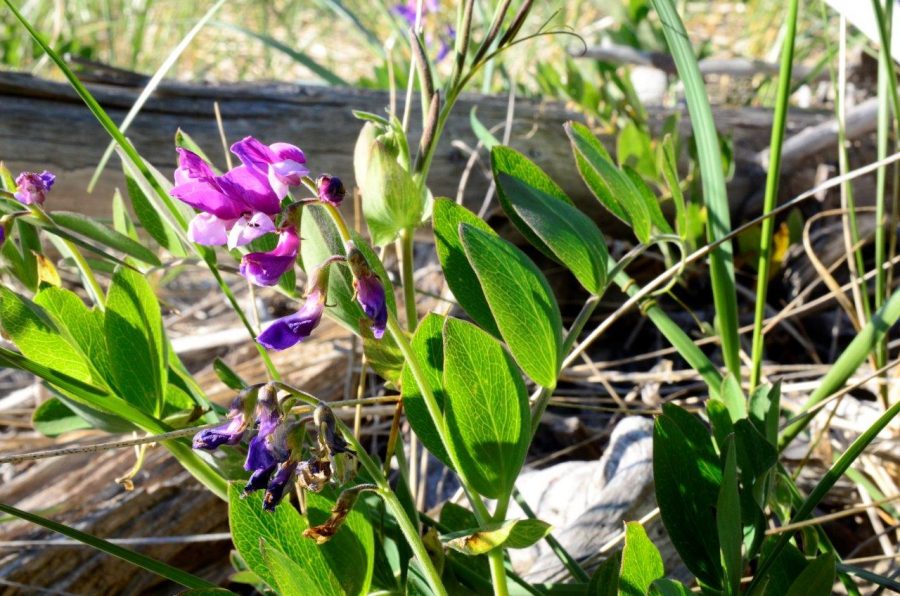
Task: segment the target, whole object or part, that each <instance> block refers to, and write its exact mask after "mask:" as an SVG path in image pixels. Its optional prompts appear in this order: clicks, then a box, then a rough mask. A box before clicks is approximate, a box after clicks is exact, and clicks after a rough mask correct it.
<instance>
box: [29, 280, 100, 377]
mask: <svg viewBox="0 0 900 596" xmlns="http://www.w3.org/2000/svg"><path fill="white" fill-rule="evenodd" d="M34 302H35V304H38V305H40V306H41V307H42V308H43V309H44V310H45V311H46V312H47V314H49V315H50V316H51V317H52V318H53V320H54V322H55V323H56V327H57V328H59V329H63V330H65V331H66V333H67V334H68V336H69V337H70V338H71V339H72V341H73V342H74V344H75V345H76V346H77V347H78V349H79V350H80V351H81V353H82V354H83V356H84V358H85V360H86V361H87V363H88V365H89V366H91V367H92V369H93V370H94V371H96V372H94V373H92V375H91V377H92V379H93V381H94V382H95V383H96V384H99V385H102V386H105V387H106V386H112V385H113V376H112V370H111V367H110V359H109V351H108V350H107V347H106V338H105V336H104V334H103V328H104V315H103V311H101V310H99V309H96V308H88V306H87V305H86V304H85V303H84V302H83V301H82V300H81V298H79V297H78V295H77V294H75V293H74V292H71V291H69V290H64V289H62V288H45V289H43V290H41V291H40V292H39V293H38V294H37V296H35V297H34Z"/></svg>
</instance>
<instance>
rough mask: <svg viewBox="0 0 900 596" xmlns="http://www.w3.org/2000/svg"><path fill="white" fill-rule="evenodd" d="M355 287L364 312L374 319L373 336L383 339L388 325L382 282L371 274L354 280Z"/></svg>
mask: <svg viewBox="0 0 900 596" xmlns="http://www.w3.org/2000/svg"><path fill="white" fill-rule="evenodd" d="M353 287H354V288H355V289H356V298H357V300H359V304H360V306H362V309H363V312H364V313H366V316H367V317H369V318H370V319H372V334H373V335H374V336H375V339H381V337H382V336H383V335H384V329H385V326H386V325H387V301H386V299H385V294H384V286H383V285H382V283H381V280H380V279H378V276H377V275H375V274H374V273H371V274H369V275H363V276H360V277H357V278H356V279H354V280H353Z"/></svg>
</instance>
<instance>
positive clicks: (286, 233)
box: [51, 137, 387, 350]
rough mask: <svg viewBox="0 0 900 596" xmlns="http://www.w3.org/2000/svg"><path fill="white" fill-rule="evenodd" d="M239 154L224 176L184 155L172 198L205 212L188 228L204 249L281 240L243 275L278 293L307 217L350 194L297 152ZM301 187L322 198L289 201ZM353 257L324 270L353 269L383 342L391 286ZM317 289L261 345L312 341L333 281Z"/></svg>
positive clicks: (248, 150)
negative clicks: (313, 207)
mask: <svg viewBox="0 0 900 596" xmlns="http://www.w3.org/2000/svg"><path fill="white" fill-rule="evenodd" d="M231 151H232V153H234V154H235V155H237V156H238V158H240V160H241V165H239V166H237V167H235V168H232V169H231V170H229V171H228V172H226V173H224V174H221V175H220V174H217V173H216V172H215V170H214V169H213V167H212V165H211V164H209V163H208V162H207V161H205V160H204V159H203V158H202V157H200V156H199V155H197V154H196V153H194V152H192V151H189V150H187V149H184V148H179V149H178V168H177V169H176V170H175V176H174V177H175V186H174V187H173V188H172V190H171V195H172V196H173V197H175V198H177V199H179V200H181V201H183V202H184V203H186V204H188V205H190V206H191V207H193V208H194V209H196V210H197V211H199V213H197V215H196V216H195V217H194V218H193V219H192V220H191V222H190V225H189V228H188V238H189V239H190V240H191V241H193V242H196V243H198V244H203V245H207V246H221V245H226V246H227V247H228V248H229V249H235V248H237V247H240V246H244V245H246V244H248V243H250V242H252V241H253V240H255V239H257V238H260V237H262V236H264V235H266V234H277V235H278V242H277V244H276V246H275V248H274V249H272V250H270V251H267V252H247V253H246V254H244V255H243V256H242V257H241V263H240V273H241V275H243V276H244V277H246V278H247V279H248V280H249V281H250V282H252V283H254V284H256V285H259V286H273V285H276V284H277V283H278V281H279V279H280V278H281V276H282V275H284V274H285V273H286V272H287V271H289V270H290V269H291V268H293V267H294V264H295V263H296V260H297V255H298V254H299V252H300V242H301V238H300V235H299V230H298V229H297V226H298V222H299V214H300V213H299V210H300V209H302V207H303V205H304V204H306V203H309V202H319V203H323V204H326V205H328V206H330V207H338V206H339V205H340V204H341V202H342V201H343V199H344V196H345V194H346V190H345V189H344V185H343V183H342V182H341V180H340V178H338V177H337V176H330V175H327V174H323V175H321V176H319V177H318V178H316V179H315V180H312V179H311V178H309V177H308V174H309V169H308V168H307V167H306V156H305V155H304V153H303V151H301V150H300V149H299V148H298V147H296V146H294V145H291V144H288V143H273V144H271V145H265V144H264V143H262V142H260V141H259V140H257V139H255V138H253V137H246V138H244V139H243V140H241V141H238V142H237V143H235V144H234V145H232V146H231ZM51 184H52V181H51ZM298 187H305V188H306V189H308V190H309V191H310V192H312V193H313V194H315V196H314V197H312V198H308V199H302V200H300V201H298V202H294V203H292V202H290V201H286V200H285V199H286V198H287V197H288V195H289V193H290V192H291V189H294V188H298ZM347 253H348V256H346V257H345V256H343V255H335V256H334V257H332V258H330V259H328V260H327V261H326V262H325V263H323V264H321V265H320V269H325V268H326V267H327V266H328V265H330V264H331V263H333V262H340V261H343V262H346V263H347V264H348V265H349V266H350V268H351V270H352V272H353V276H354V279H353V287H354V289H355V291H356V297H357V299H358V300H359V303H360V306H361V307H362V310H363V312H364V313H365V314H366V316H367V317H368V318H369V319H370V320H371V329H372V333H373V335H374V336H375V337H376V338H380V337H381V336H382V335H383V334H384V329H385V325H386V322H387V310H386V306H385V290H384V285H383V284H382V282H381V279H380V278H379V277H378V276H377V275H376V274H375V273H373V272H372V270H371V269H369V267H368V265H367V263H366V261H365V258H364V257H363V256H362V254H361V253H359V251H358V250H357V249H356V248H355V247H354V246H353V245H352V243H349V242H348V246H347ZM311 282H312V283H311V284H310V290H309V291H308V292H307V294H306V296H305V301H304V303H303V305H302V306H301V307H300V310H298V311H297V312H296V313H294V314H292V315H289V316H287V317H283V318H281V319H278V320H276V321H275V322H273V323H272V324H271V325H270V326H269V327H268V328H266V329H265V330H264V331H263V332H262V333H260V335H259V336H258V337H257V341H258V342H259V343H260V344H262V345H263V346H265V347H266V348H268V349H271V350H284V349H286V348H289V347H291V346H293V345H294V344H296V343H297V342H300V341H303V340H304V339H306V338H308V337H309V336H310V334H311V333H312V331H313V329H315V327H316V326H317V325H318V324H319V322H320V320H321V319H322V314H323V312H324V310H325V304H326V298H327V290H328V278H327V274H325V275H319V274H314V275H312V276H311Z"/></svg>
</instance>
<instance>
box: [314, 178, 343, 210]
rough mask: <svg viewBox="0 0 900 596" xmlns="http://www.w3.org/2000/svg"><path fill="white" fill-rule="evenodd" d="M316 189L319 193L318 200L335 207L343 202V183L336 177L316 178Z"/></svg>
mask: <svg viewBox="0 0 900 596" xmlns="http://www.w3.org/2000/svg"><path fill="white" fill-rule="evenodd" d="M316 188H317V189H318V193H319V200H320V201H322V202H323V203H328V204H329V205H334V206H335V207H337V206H339V205H340V204H341V201H343V200H344V195H346V194H347V191H346V190H345V189H344V183H343V182H341V179H340V178H338V177H337V176H329V175H328V174H323V175H322V176H319V177H318V178H316Z"/></svg>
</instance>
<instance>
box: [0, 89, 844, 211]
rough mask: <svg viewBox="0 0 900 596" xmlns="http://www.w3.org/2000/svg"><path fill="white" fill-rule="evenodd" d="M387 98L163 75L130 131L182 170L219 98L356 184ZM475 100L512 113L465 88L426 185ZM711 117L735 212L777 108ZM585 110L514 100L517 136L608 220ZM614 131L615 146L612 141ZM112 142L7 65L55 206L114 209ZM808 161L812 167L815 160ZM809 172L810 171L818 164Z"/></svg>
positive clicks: (234, 134) (209, 136)
mask: <svg viewBox="0 0 900 596" xmlns="http://www.w3.org/2000/svg"><path fill="white" fill-rule="evenodd" d="M117 81H118V79H117ZM90 89H91V92H92V93H93V94H94V95H95V97H96V98H97V100H98V101H99V102H100V103H101V105H103V106H104V107H105V109H106V110H107V111H108V112H109V114H110V116H111V117H112V118H113V120H115V121H117V122H118V121H121V120H122V119H123V118H124V115H125V113H126V112H127V111H128V109H129V108H130V107H131V106H132V104H133V103H134V101H135V99H136V98H137V96H138V94H139V93H140V90H141V89H140V87H139V86H134V85H132V86H122V85H115V84H114V85H101V84H92V85H90ZM388 101H389V100H388V95H387V93H386V92H380V91H364V90H355V89H342V88H336V87H317V86H302V85H288V84H270V85H227V86H206V85H188V84H179V83H169V82H167V83H164V84H163V85H161V86H160V88H159V89H158V90H157V91H156V93H155V94H154V96H153V98H152V99H151V100H150V101H149V102H147V104H146V105H145V106H144V109H143V111H142V112H141V113H140V115H139V116H138V117H137V119H136V120H135V122H134V123H133V124H132V126H131V128H130V129H129V130H128V132H127V135H128V136H129V138H130V139H131V140H132V141H133V142H134V144H135V145H136V147H137V149H138V150H139V151H140V152H141V154H142V155H144V156H145V157H146V158H147V159H148V160H149V161H150V162H151V163H152V164H154V165H155V166H156V167H157V168H159V169H160V170H161V171H163V172H164V173H169V172H171V170H172V169H173V168H174V164H175V152H174V148H173V137H174V134H175V131H176V130H177V129H178V128H179V127H181V128H182V129H184V130H185V131H187V132H188V133H189V134H190V135H191V136H193V137H194V138H195V139H196V140H197V141H198V142H199V143H200V144H201V145H202V146H203V147H205V148H206V149H207V150H208V152H209V153H210V155H212V156H221V155H222V153H221V150H220V149H219V148H220V147H221V141H220V139H219V133H218V130H217V127H216V123H215V119H214V116H213V103H214V102H219V105H220V108H221V112H222V117H223V120H224V127H225V132H226V134H227V136H228V138H229V139H231V140H236V139H239V138H241V137H243V136H245V135H250V134H252V135H255V136H257V137H259V138H261V139H263V140H265V141H269V142H272V141H274V140H286V141H290V142H294V143H296V144H298V145H299V146H301V147H302V148H303V149H304V151H306V153H307V156H308V159H309V162H310V166H311V169H312V170H313V171H314V172H330V173H333V174H336V175H338V176H341V177H342V178H344V179H345V180H346V181H349V182H351V183H352V182H353V168H352V155H353V146H354V143H355V141H356V136H357V133H358V131H359V128H360V122H359V121H358V120H357V119H355V118H354V117H353V114H352V113H351V110H365V111H370V112H374V113H384V109H385V107H386V106H387V105H388ZM474 107H477V109H478V117H479V119H481V121H482V122H484V123H485V124H486V125H487V126H494V125H496V124H501V123H503V122H504V121H505V119H506V111H507V99H506V98H500V97H490V96H479V95H466V96H463V98H462V99H461V100H460V101H459V103H458V104H457V107H456V109H455V111H454V113H453V115H452V116H451V117H450V119H449V120H448V123H447V126H446V131H445V135H444V137H443V141H442V143H441V145H440V146H439V149H438V151H437V154H436V157H435V160H434V165H433V167H432V172H431V178H430V185H431V188H432V190H433V192H434V193H435V194H436V195H438V196H451V197H455V196H456V194H457V188H458V186H459V180H460V177H461V175H462V174H463V171H464V170H465V167H466V162H467V156H466V155H464V153H463V152H462V151H460V150H459V149H457V148H456V147H454V146H453V144H452V143H453V141H454V140H458V141H462V142H463V143H464V144H465V145H467V146H469V147H474V146H475V145H476V143H477V140H476V138H475V136H474V134H473V133H472V130H471V126H470V124H469V112H470V111H471V110H472V108H474ZM417 114H418V112H417V107H414V108H413V118H412V123H413V126H412V131H411V138H412V139H413V140H415V139H417V138H418V135H419V124H418V123H419V117H418V115H417ZM667 114H668V112H667V111H665V110H663V109H652V110H651V120H652V122H654V123H655V124H656V125H659V123H661V122H662V121H663V119H664V118H665V116H666V115H667ZM715 117H716V122H717V126H718V127H719V129H720V130H721V131H722V132H723V133H724V134H726V135H728V136H730V137H731V138H732V140H733V144H734V147H735V150H736V162H737V171H736V174H735V177H734V179H733V180H732V182H731V187H730V192H729V195H730V197H731V200H732V206H733V210H734V211H735V212H741V211H746V210H747V209H746V206H745V205H744V203H745V201H746V199H747V198H748V197H751V196H752V195H753V194H754V193H756V192H757V191H758V190H759V189H760V188H761V187H762V186H763V181H764V171H763V170H762V168H761V167H760V166H759V164H758V163H757V161H756V160H757V153H758V152H760V151H762V150H763V149H765V148H766V146H767V145H768V140H769V131H770V127H771V113H770V112H769V111H768V110H765V109H755V108H742V109H717V110H716V112H715ZM827 117H828V115H827V114H825V113H818V112H811V111H801V110H794V111H792V112H791V118H790V122H789V133H795V132H798V131H799V130H802V129H804V128H806V127H807V126H810V125H813V124H817V123H820V122H822V121H823V120H825V119H827ZM581 118H582V117H581V116H580V115H579V114H577V113H575V112H572V111H569V110H567V109H566V107H565V106H564V105H562V104H560V103H557V102H536V101H531V100H527V99H520V100H517V102H516V109H515V118H514V122H513V130H512V135H511V141H510V144H511V145H512V146H513V147H515V148H516V149H518V150H520V151H522V152H523V153H525V154H526V155H528V156H529V157H530V158H532V159H534V160H535V161H537V162H538V163H540V164H541V167H543V168H544V169H545V170H546V171H547V172H548V173H549V174H550V175H551V176H552V177H553V178H554V179H555V180H556V181H557V182H558V183H559V184H560V185H561V186H562V187H563V189H564V190H566V192H568V193H569V195H570V196H571V197H572V198H573V199H574V200H575V201H576V202H577V203H578V204H579V205H580V206H582V207H583V208H585V209H586V210H588V212H589V213H591V214H592V215H595V216H596V217H597V218H598V220H601V221H603V220H608V217H609V216H608V215H606V214H605V213H604V212H603V211H602V209H601V208H600V206H599V204H598V202H597V201H596V200H595V199H594V198H593V197H592V196H591V195H590V193H589V192H588V190H587V188H586V187H585V186H584V184H583V183H582V181H581V179H580V177H579V176H578V174H577V172H576V170H575V167H574V162H573V159H572V155H571V150H570V147H569V143H568V140H567V138H566V136H565V133H564V131H563V124H564V123H565V122H566V121H567V120H573V119H574V120H579V119H581ZM682 126H683V129H684V132H685V134H687V133H688V132H689V126H690V124H689V122H688V119H687V118H683V119H682ZM609 141H610V142H609V145H610V146H611V147H614V143H613V142H612V140H611V139H610V140H609ZM107 142H108V137H107V135H106V133H105V132H104V131H103V130H102V128H101V127H100V125H99V124H98V123H97V121H96V120H95V119H94V117H93V115H92V114H91V113H90V112H89V111H88V110H87V108H86V107H85V106H84V105H83V103H82V102H81V101H80V100H79V99H78V98H77V97H76V96H75V94H74V92H73V91H72V90H71V89H70V88H69V87H68V85H67V84H64V83H58V82H52V81H47V80H43V79H39V78H34V77H31V76H29V75H24V74H17V73H4V72H0V160H3V161H5V162H6V163H7V165H8V166H9V167H10V169H12V170H13V171H14V172H15V171H18V170H35V169H38V170H39V169H44V168H46V169H50V170H53V171H55V172H56V173H57V175H58V181H57V186H56V187H55V188H54V191H53V206H52V207H53V208H54V209H68V210H76V211H81V212H83V213H87V214H89V215H98V216H105V215H109V213H110V205H111V201H110V197H111V196H112V192H113V190H114V189H115V188H116V187H119V188H123V189H124V183H123V179H122V175H121V173H120V171H119V167H118V164H117V163H115V162H116V159H115V158H114V159H113V163H111V164H110V165H109V166H108V167H107V169H106V171H105V173H104V175H103V177H102V178H101V180H100V183H99V184H98V186H97V188H96V189H95V190H94V192H93V194H90V195H89V194H87V193H86V192H85V189H86V187H87V184H88V181H89V179H90V177H91V175H92V173H93V171H94V168H95V166H96V164H97V162H98V161H99V159H100V156H101V155H102V152H103V150H104V148H105V146H106V144H107ZM413 142H414V141H413ZM219 161H222V160H221V159H219ZM806 168H807V169H809V170H810V171H811V172H812V171H814V168H813V167H812V166H810V165H807V166H806ZM786 174H787V172H786ZM808 178H809V179H812V174H810V175H809V176H808ZM488 185H489V181H488V179H487V177H486V176H485V175H484V172H483V171H482V170H481V169H479V171H477V172H475V173H474V174H473V175H472V176H471V177H470V179H469V183H468V184H467V186H466V192H465V195H464V201H465V203H466V204H467V205H469V206H471V207H473V208H474V209H478V208H479V207H480V206H481V203H482V200H483V198H484V194H485V192H486V190H487V188H488Z"/></svg>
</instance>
